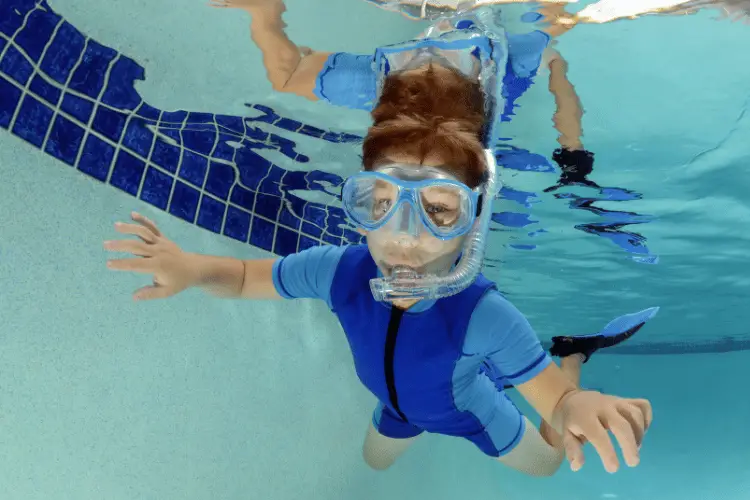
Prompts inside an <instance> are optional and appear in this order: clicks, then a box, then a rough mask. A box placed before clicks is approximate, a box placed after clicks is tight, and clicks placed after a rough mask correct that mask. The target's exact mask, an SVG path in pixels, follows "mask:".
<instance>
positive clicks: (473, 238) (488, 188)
mask: <svg viewBox="0 0 750 500" xmlns="http://www.w3.org/2000/svg"><path fill="white" fill-rule="evenodd" d="M484 153H485V160H486V165H487V176H486V178H487V180H486V181H485V183H484V184H483V186H482V198H481V199H482V208H481V212H480V215H479V217H477V219H476V220H475V221H474V224H473V225H472V228H471V230H470V231H469V233H468V234H467V235H466V241H465V242H464V246H463V249H462V251H461V259H460V260H459V262H458V264H456V266H455V267H454V268H453V270H451V272H450V273H448V274H447V275H445V276H435V275H424V274H419V273H417V271H415V270H414V269H412V268H410V267H408V266H402V265H399V266H395V267H394V268H393V270H392V271H391V275H390V276H387V277H385V276H383V277H379V278H374V279H371V280H370V290H371V291H372V296H373V297H374V298H375V300H377V301H379V302H390V301H393V300H398V299H428V300H430V299H439V298H442V297H448V296H451V295H455V294H457V293H459V292H461V291H462V290H464V289H465V288H467V287H469V286H470V285H471V284H472V283H474V281H475V280H476V279H477V276H479V273H480V271H481V270H482V262H483V260H484V249H485V244H486V240H487V234H488V233H489V227H490V218H491V216H492V200H494V199H495V196H496V195H497V193H498V191H499V189H500V181H499V180H498V179H497V167H496V164H495V155H494V153H493V152H492V150H489V149H486V150H485V152H484Z"/></svg>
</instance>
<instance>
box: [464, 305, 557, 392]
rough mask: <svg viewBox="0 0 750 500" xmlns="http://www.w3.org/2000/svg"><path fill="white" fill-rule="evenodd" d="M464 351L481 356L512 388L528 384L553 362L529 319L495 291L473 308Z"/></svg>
mask: <svg viewBox="0 0 750 500" xmlns="http://www.w3.org/2000/svg"><path fill="white" fill-rule="evenodd" d="M464 348H465V350H466V351H467V353H468V354H473V355H480V356H482V357H483V358H484V359H485V360H486V361H488V362H489V363H490V364H491V365H492V366H493V368H495V370H496V371H497V372H499V375H502V377H503V378H504V379H505V381H506V382H507V383H510V384H512V385H518V384H523V383H524V382H528V381H529V380H531V379H533V378H534V377H536V376H537V375H538V374H539V373H541V372H542V370H544V369H545V368H546V367H547V366H548V365H549V364H550V363H551V362H552V360H551V358H550V357H549V355H548V354H547V353H546V352H545V351H544V348H543V347H542V344H541V342H539V338H538V337H537V335H536V333H535V332H534V330H533V329H532V328H531V325H530V324H529V322H528V320H527V319H526V317H525V316H524V315H523V314H522V313H521V312H520V311H519V310H518V309H516V308H515V307H514V306H513V304H511V303H510V302H508V300H506V299H505V297H503V296H502V295H501V294H500V293H499V292H497V291H495V290H492V291H490V292H488V293H487V294H486V295H484V297H482V299H481V300H480V301H479V303H478V304H477V307H476V308H475V309H474V312H473V313H472V315H471V319H470V320H469V327H468V329H467V332H466V341H465V347H464Z"/></svg>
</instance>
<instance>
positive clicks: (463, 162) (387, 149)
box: [362, 65, 486, 188]
mask: <svg viewBox="0 0 750 500" xmlns="http://www.w3.org/2000/svg"><path fill="white" fill-rule="evenodd" d="M441 69H444V71H439V70H436V69H435V68H434V67H433V66H432V65H430V66H429V67H428V68H427V70H426V71H424V72H409V73H406V74H404V73H395V74H391V75H389V76H388V77H386V80H385V83H384V85H383V91H382V93H381V96H380V100H379V101H378V104H377V106H376V107H375V109H373V111H372V118H373V125H372V127H370V129H369V130H368V132H367V135H366V136H365V140H364V144H363V146H362V159H363V163H364V168H365V170H373V169H375V168H377V167H378V166H379V165H380V164H382V163H383V162H384V161H385V160H386V158H387V156H389V155H399V154H400V155H409V156H413V157H416V158H418V159H419V161H420V162H424V161H425V159H426V158H427V157H428V156H435V157H439V158H440V160H441V161H442V162H443V163H444V164H445V166H446V169H448V170H451V171H452V172H453V173H454V174H456V175H457V176H458V177H459V178H461V179H462V180H463V181H464V182H465V183H466V184H467V185H468V186H469V187H472V188H473V187H476V186H478V185H479V184H481V182H482V179H483V177H484V172H485V168H486V166H485V162H484V145H483V139H484V138H483V133H484V125H485V114H484V95H483V94H482V90H481V88H480V86H479V83H478V82H476V81H472V80H470V79H468V78H466V77H465V76H463V75H462V74H461V73H459V72H458V71H455V70H452V69H445V68H441Z"/></svg>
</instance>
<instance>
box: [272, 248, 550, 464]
mask: <svg viewBox="0 0 750 500" xmlns="http://www.w3.org/2000/svg"><path fill="white" fill-rule="evenodd" d="M377 274H378V269H377V266H376V265H375V262H374V261H373V260H372V257H371V256H370V253H369V251H368V249H367V246H365V245H357V246H343V247H335V246H321V247H314V248H310V249H308V250H305V251H303V252H300V253H297V254H292V255H289V256H287V257H284V258H282V259H279V260H277V261H276V263H275V264H274V272H273V277H274V285H275V287H276V290H277V291H278V293H279V294H280V295H281V296H283V297H285V298H318V299H321V300H324V301H325V302H326V304H327V305H328V307H329V308H330V309H331V310H332V311H333V312H334V313H335V314H336V315H337V317H338V318H339V321H340V322H341V325H342V327H343V328H344V332H345V334H346V337H347V340H348V342H349V346H350V348H351V351H352V355H353V358H354V365H355V367H356V371H357V375H358V377H359V379H360V380H361V381H362V383H363V384H364V385H365V386H366V387H367V388H368V389H369V390H370V392H372V394H373V395H375V397H377V398H378V400H379V404H378V406H377V408H376V409H375V413H374V415H373V424H374V426H375V428H376V429H377V430H378V432H380V433H381V434H383V435H385V436H387V437H391V438H409V437H413V436H416V435H418V434H420V433H422V432H424V431H427V432H433V433H440V434H446V435H451V436H460V437H464V438H466V439H468V440H470V441H471V442H473V443H474V444H475V445H476V446H478V447H479V448H480V449H481V450H482V451H483V452H484V453H486V454H487V455H489V456H492V457H499V456H502V455H504V454H506V453H508V452H510V451H511V450H512V449H513V448H514V447H515V445H517V444H518V442H520V440H521V437H522V436H523V433H524V430H525V425H524V419H523V416H522V415H521V413H520V412H519V410H518V409H517V408H516V406H515V405H514V404H513V403H512V401H511V400H510V399H509V398H508V397H507V395H506V394H505V393H504V392H503V390H502V386H503V384H513V385H517V384H522V383H524V382H527V381H528V380H530V379H532V378H534V377H535V376H536V375H538V374H539V373H540V372H541V371H542V370H544V368H546V367H547V366H548V365H549V364H550V362H551V359H550V358H549V356H548V355H547V354H546V352H545V351H544V349H543V348H542V346H541V344H540V342H539V340H538V338H537V337H536V334H535V333H534V331H533V330H532V329H531V326H530V325H529V323H528V321H527V320H526V318H524V316H523V315H522V314H521V313H520V312H519V311H518V310H517V309H516V308H515V307H513V305H512V304H510V302H508V301H507V300H506V299H505V298H504V297H503V296H502V295H501V294H500V293H499V292H498V291H497V290H496V288H495V285H494V283H492V282H490V281H489V280H487V279H486V278H484V277H483V276H480V277H479V278H478V279H477V281H476V282H475V283H474V284H473V285H472V286H470V287H469V288H467V289H465V290H464V291H462V292H461V293H459V294H457V295H454V296H452V297H446V298H443V299H439V300H437V301H435V300H432V301H421V302H418V303H417V304H415V305H414V306H412V307H411V308H409V309H408V310H407V311H402V310H400V309H398V308H391V307H390V305H388V304H386V303H382V302H377V301H375V300H374V299H373V297H372V293H371V292H370V288H369V281H370V279H371V278H374V277H375V276H377Z"/></svg>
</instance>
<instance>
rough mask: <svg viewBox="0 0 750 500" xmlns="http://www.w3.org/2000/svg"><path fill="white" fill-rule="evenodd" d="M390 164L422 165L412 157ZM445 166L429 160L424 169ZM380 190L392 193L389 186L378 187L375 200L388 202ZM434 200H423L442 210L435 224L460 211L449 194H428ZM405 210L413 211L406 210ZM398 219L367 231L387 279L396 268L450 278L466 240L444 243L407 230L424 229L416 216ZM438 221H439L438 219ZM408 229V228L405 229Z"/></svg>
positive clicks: (425, 232) (392, 158)
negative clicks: (449, 274)
mask: <svg viewBox="0 0 750 500" xmlns="http://www.w3.org/2000/svg"><path fill="white" fill-rule="evenodd" d="M387 160H389V161H392V162H397V163H402V164H410V163H411V164H418V163H419V160H418V159H415V158H411V157H409V156H408V155H393V156H391V155H389V156H388V158H387ZM441 164H442V162H441V161H440V159H439V158H430V157H428V158H427V159H426V160H425V161H424V162H422V165H424V166H433V167H437V166H438V165H441ZM378 189H388V187H387V186H382V187H379V186H376V188H375V196H377V197H381V198H384V199H385V198H388V193H380V192H379V191H378ZM428 196H432V197H433V198H434V199H430V200H423V201H425V202H429V203H434V204H435V205H436V207H437V206H439V207H440V211H438V210H435V212H436V213H435V214H434V217H433V221H434V222H436V223H437V224H438V225H440V222H441V220H442V219H441V218H445V217H448V218H450V217H451V212H450V210H451V209H453V210H454V211H455V210H457V208H458V206H457V201H456V200H452V199H450V196H449V195H448V194H447V193H441V192H440V191H436V192H435V193H428ZM402 210H410V207H409V206H405V207H404V208H403V209H402ZM401 215H402V216H403V217H399V215H394V216H393V217H392V218H391V220H389V221H388V222H387V223H386V225H385V226H383V227H382V228H379V229H376V230H374V231H369V232H367V231H363V234H365V235H366V237H367V246H368V248H369V250H370V254H371V255H372V258H373V260H374V261H375V262H376V264H377V265H378V268H379V269H380V271H381V272H382V273H383V275H384V276H390V275H391V272H392V270H393V268H394V267H396V266H405V267H409V268H411V269H413V270H414V271H416V272H417V273H419V274H433V275H438V276H440V275H443V274H446V273H447V272H448V271H450V269H451V268H452V267H453V265H454V264H455V262H456V260H457V259H458V256H459V254H460V253H461V249H462V247H463V242H464V239H465V237H466V236H460V237H456V238H452V239H449V240H442V239H439V238H437V237H436V236H434V235H433V234H432V233H431V232H430V231H428V230H426V229H424V228H422V229H424V230H417V231H415V230H414V228H413V227H411V228H410V230H403V229H404V227H405V226H407V225H409V222H408V221H407V220H406V219H409V220H410V221H411V224H412V225H413V224H418V225H421V224H422V222H421V221H420V220H419V216H417V215H416V214H409V213H408V212H407V213H405V214H401ZM436 217H437V220H436V219H435V218H436ZM402 226H404V227H402Z"/></svg>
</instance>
